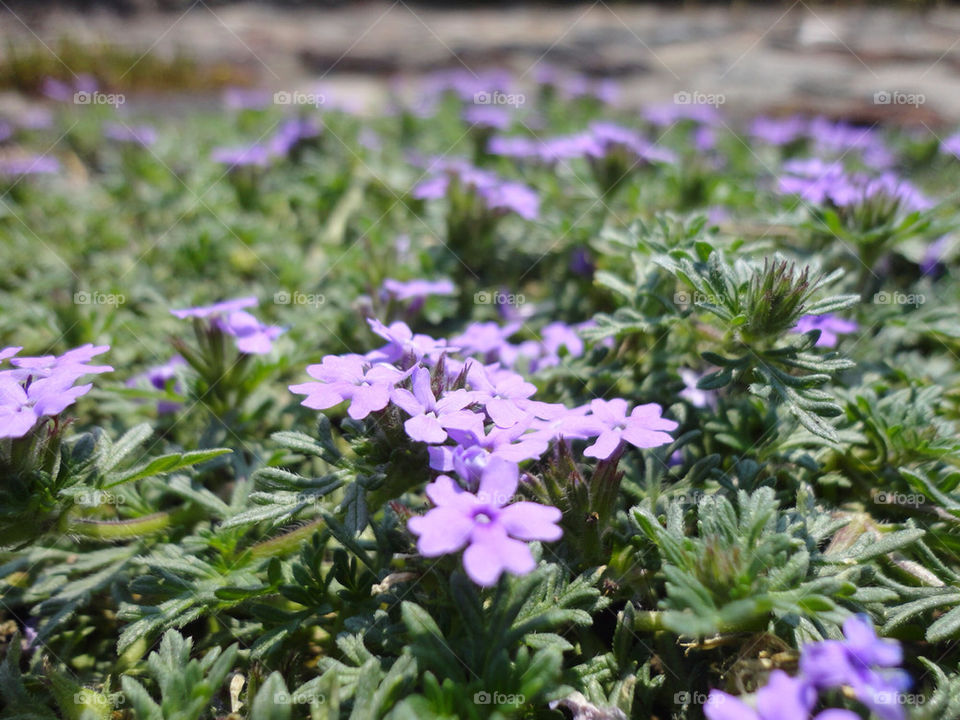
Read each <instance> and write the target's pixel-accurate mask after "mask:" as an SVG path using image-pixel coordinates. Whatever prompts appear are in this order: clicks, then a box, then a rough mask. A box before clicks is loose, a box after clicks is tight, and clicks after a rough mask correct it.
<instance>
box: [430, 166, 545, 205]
mask: <svg viewBox="0 0 960 720" xmlns="http://www.w3.org/2000/svg"><path fill="white" fill-rule="evenodd" d="M432 169H434V170H439V172H437V173H436V174H434V175H432V176H431V177H429V178H427V179H426V180H424V181H423V182H421V183H420V184H419V185H417V186H416V187H415V188H414V189H413V193H412V194H413V197H415V198H419V199H437V198H442V197H444V196H445V195H446V194H447V192H448V190H449V189H450V188H451V186H452V185H457V186H458V187H459V188H462V189H464V190H465V191H466V193H467V194H468V195H469V196H471V197H473V198H475V199H476V200H477V201H478V202H479V203H480V204H481V205H482V206H483V207H484V208H486V209H487V210H488V211H490V212H492V213H494V214H495V215H503V214H506V213H510V212H513V213H516V214H517V215H519V216H520V217H522V218H523V219H524V220H536V219H537V216H538V215H539V214H540V196H539V195H537V193H536V192H534V191H533V190H532V189H530V188H529V187H527V186H526V185H524V184H523V183H519V182H514V181H512V180H504V179H502V178H500V177H498V176H497V175H495V174H494V173H492V172H489V171H487V170H481V169H480V168H476V167H474V166H472V165H470V164H469V163H467V162H465V161H462V160H447V161H443V162H437V163H434V164H433V166H432Z"/></svg>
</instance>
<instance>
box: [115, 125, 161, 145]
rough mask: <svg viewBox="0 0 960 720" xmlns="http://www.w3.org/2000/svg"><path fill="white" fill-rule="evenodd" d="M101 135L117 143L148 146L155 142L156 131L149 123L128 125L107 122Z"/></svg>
mask: <svg viewBox="0 0 960 720" xmlns="http://www.w3.org/2000/svg"><path fill="white" fill-rule="evenodd" d="M103 136H104V137H105V138H107V139H109V140H115V141H116V142H119V143H127V144H131V145H140V146H141V147H149V146H150V145H153V144H154V143H156V142H157V131H156V130H155V129H154V128H153V127H151V126H150V125H137V126H134V127H130V126H127V125H123V124H121V123H107V124H106V125H104V127H103Z"/></svg>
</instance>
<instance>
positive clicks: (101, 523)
mask: <svg viewBox="0 0 960 720" xmlns="http://www.w3.org/2000/svg"><path fill="white" fill-rule="evenodd" d="M172 524H173V516H172V515H171V514H170V513H165V512H159V513H153V514H152V515H144V516H143V517H139V518H133V519H131V520H83V519H80V518H71V519H69V520H68V525H67V531H68V532H70V533H72V534H74V535H80V536H81V537H85V538H92V539H94V540H131V539H133V538H138V537H141V536H142V535H149V534H152V533H155V532H159V531H161V530H165V529H166V528H168V527H170V525H172Z"/></svg>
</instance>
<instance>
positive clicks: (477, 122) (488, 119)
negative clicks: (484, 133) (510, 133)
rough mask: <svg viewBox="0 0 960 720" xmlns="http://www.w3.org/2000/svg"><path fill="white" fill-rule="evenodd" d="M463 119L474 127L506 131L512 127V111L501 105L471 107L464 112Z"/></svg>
mask: <svg viewBox="0 0 960 720" xmlns="http://www.w3.org/2000/svg"><path fill="white" fill-rule="evenodd" d="M463 119H464V121H465V122H467V123H468V124H470V125H472V126H476V127H479V128H490V129H493V130H506V129H507V128H508V127H510V121H511V114H510V111H509V110H508V109H507V108H505V107H502V106H500V105H471V106H470V107H468V108H467V109H466V110H464V111H463Z"/></svg>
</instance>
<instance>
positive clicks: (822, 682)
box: [800, 616, 910, 720]
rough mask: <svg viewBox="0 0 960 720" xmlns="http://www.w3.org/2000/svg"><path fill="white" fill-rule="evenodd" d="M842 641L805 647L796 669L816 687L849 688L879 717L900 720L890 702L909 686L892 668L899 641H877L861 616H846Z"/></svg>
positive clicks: (901, 711) (903, 714) (900, 657)
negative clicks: (798, 666)
mask: <svg viewBox="0 0 960 720" xmlns="http://www.w3.org/2000/svg"><path fill="white" fill-rule="evenodd" d="M843 633H844V636H845V638H844V640H842V641H840V640H826V641H823V642H819V643H813V644H810V645H807V646H805V647H804V648H803V649H802V651H801V654H800V671H801V673H802V674H803V676H804V678H805V679H806V680H807V681H808V682H809V683H810V684H811V685H813V686H814V687H816V688H818V689H829V688H836V687H849V688H851V689H852V690H853V694H854V695H855V696H856V698H857V699H858V700H860V702H862V703H863V704H864V705H866V706H867V707H869V708H870V709H871V710H872V711H873V712H874V713H875V714H876V715H877V716H878V717H880V718H882V720H903V719H904V718H905V717H906V712H905V711H904V709H903V706H902V705H900V704H898V703H896V702H891V698H895V697H896V696H897V695H898V694H900V693H902V692H904V691H906V690H907V689H908V688H909V687H910V678H909V677H908V676H907V674H906V673H905V672H904V671H902V670H893V669H891V670H877V669H876V668H881V669H883V668H894V667H895V666H897V665H899V664H900V663H901V662H902V660H903V654H902V651H901V649H900V644H899V643H897V642H895V641H891V640H881V639H880V638H878V637H877V635H876V633H875V632H874V629H873V626H872V624H871V623H870V622H869V621H868V620H865V619H864V618H863V617H861V616H853V617H850V618H847V620H846V622H844V624H843Z"/></svg>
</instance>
